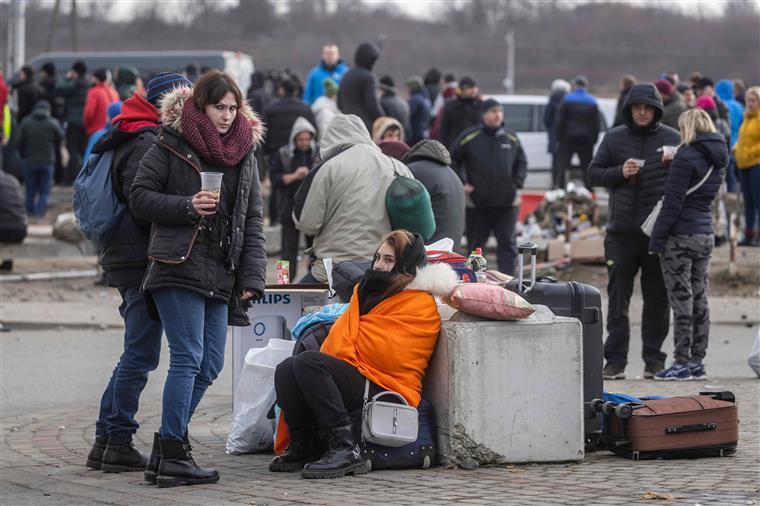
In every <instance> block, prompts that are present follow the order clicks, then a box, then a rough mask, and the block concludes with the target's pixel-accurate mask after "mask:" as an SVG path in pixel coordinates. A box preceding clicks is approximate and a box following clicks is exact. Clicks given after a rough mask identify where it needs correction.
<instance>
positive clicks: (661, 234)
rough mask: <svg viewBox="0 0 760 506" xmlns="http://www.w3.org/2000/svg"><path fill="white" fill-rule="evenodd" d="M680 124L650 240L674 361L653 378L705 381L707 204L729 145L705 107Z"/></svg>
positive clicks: (709, 229)
mask: <svg viewBox="0 0 760 506" xmlns="http://www.w3.org/2000/svg"><path fill="white" fill-rule="evenodd" d="M678 126H679V127H680V130H681V139H682V141H681V146H680V149H678V152H677V153H676V155H675V158H674V159H673V162H672V165H671V167H670V169H669V170H668V175H667V179H666V180H665V196H664V198H663V201H662V211H660V214H659V216H658V217H657V221H656V222H655V225H654V229H653V230H652V239H651V240H650V243H649V250H650V251H652V252H654V253H658V254H660V255H661V261H662V270H663V276H664V279H665V286H666V287H667V289H668V299H669V301H670V305H671V307H672V308H673V316H674V318H675V323H674V326H673V334H674V336H673V337H674V341H675V352H674V361H673V364H672V365H671V366H670V367H669V368H667V369H665V370H663V371H660V372H658V373H657V374H655V379H656V380H689V379H698V380H704V379H706V378H707V373H706V372H705V366H704V364H703V363H702V361H703V360H704V358H705V354H706V352H707V341H708V337H709V335H710V311H709V307H708V298H707V292H708V290H707V287H708V278H709V274H710V258H711V256H712V250H713V246H714V244H715V236H714V235H713V219H712V209H711V205H712V202H713V200H714V199H715V196H716V195H717V194H718V190H719V189H720V186H721V184H722V183H723V178H724V176H725V167H726V165H728V146H727V145H726V141H725V138H724V137H723V135H722V134H720V133H718V132H716V129H715V125H714V124H713V122H712V120H711V119H710V116H709V115H708V114H707V112H705V111H704V110H701V109H690V110H688V111H686V112H685V113H683V114H682V115H681V116H680V117H679V119H678ZM692 188H696V189H695V190H694V191H690V189H692Z"/></svg>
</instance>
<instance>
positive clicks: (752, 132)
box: [734, 111, 760, 169]
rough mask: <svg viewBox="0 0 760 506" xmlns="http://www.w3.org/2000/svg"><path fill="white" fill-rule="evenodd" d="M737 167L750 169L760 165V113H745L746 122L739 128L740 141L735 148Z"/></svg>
mask: <svg viewBox="0 0 760 506" xmlns="http://www.w3.org/2000/svg"><path fill="white" fill-rule="evenodd" d="M734 156H735V157H736V166H737V167H739V168H740V169H749V168H750V167H754V166H755V165H758V164H760V111H758V112H755V113H754V114H751V113H749V112H745V113H744V121H742V126H741V127H740V128H739V140H738V142H737V143H736V146H734Z"/></svg>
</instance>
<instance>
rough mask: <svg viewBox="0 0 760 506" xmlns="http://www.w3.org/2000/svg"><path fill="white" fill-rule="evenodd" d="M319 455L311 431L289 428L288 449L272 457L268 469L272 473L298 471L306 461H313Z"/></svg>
mask: <svg viewBox="0 0 760 506" xmlns="http://www.w3.org/2000/svg"><path fill="white" fill-rule="evenodd" d="M321 456H322V452H320V451H319V450H318V449H317V445H316V438H315V434H314V433H313V431H309V430H298V429H291V430H290V444H289V445H288V449H287V450H285V452H284V453H283V454H282V455H278V456H276V457H275V458H273V459H272V462H270V463H269V470H270V471H272V472H273V473H278V472H293V471H300V470H301V469H303V466H304V465H305V464H306V463H308V462H314V461H315V460H317V459H319V457H321Z"/></svg>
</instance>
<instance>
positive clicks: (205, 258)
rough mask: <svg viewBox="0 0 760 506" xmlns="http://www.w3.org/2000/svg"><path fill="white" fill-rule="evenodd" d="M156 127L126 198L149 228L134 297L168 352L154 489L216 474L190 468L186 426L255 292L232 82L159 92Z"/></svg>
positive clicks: (205, 80)
mask: <svg viewBox="0 0 760 506" xmlns="http://www.w3.org/2000/svg"><path fill="white" fill-rule="evenodd" d="M161 123H162V128H161V130H160V132H159V133H158V136H157V137H156V140H155V144H154V145H153V146H152V147H151V148H150V149H149V150H148V151H147V152H146V153H145V156H144V157H143V159H142V160H141V162H140V167H139V169H138V171H137V175H136V176H135V180H134V183H133V185H132V188H131V192H130V207H131V209H132V213H133V214H134V215H135V216H136V217H137V218H139V219H142V220H145V221H149V222H151V223H152V226H151V233H150V245H149V247H148V258H149V260H150V263H149V265H148V269H147V271H146V274H145V278H144V280H143V284H142V290H143V292H144V293H145V295H146V300H148V301H150V302H149V305H150V304H151V303H152V304H154V307H155V309H156V310H157V312H158V316H160V318H161V321H162V323H163V325H164V330H165V332H166V337H167V340H168V341H169V351H170V365H169V373H168V375H167V378H166V385H165V387H164V397H163V412H162V417H161V418H162V419H161V430H160V444H159V448H156V445H155V444H154V448H153V455H151V459H150V461H149V463H148V469H147V471H146V479H148V480H149V481H153V480H154V479H155V480H156V481H157V482H158V485H159V486H175V485H181V484H198V483H213V482H216V481H217V480H219V474H218V473H217V472H216V470H214V469H204V468H200V467H198V466H197V465H196V464H195V462H194V461H193V458H192V456H191V454H190V445H189V444H188V440H187V424H188V422H189V421H190V418H191V417H192V415H193V412H194V411H195V408H196V407H197V405H198V403H199V402H200V400H201V398H202V397H203V394H204V393H205V391H206V389H207V388H208V387H209V385H211V382H212V381H213V380H214V379H215V378H216V377H217V375H218V374H219V372H220V370H221V369H222V365H223V362H224V348H225V341H226V336H227V324H228V321H229V322H230V323H236V324H240V323H241V322H240V320H239V318H241V317H242V318H244V317H245V315H244V312H243V311H242V306H243V305H244V302H243V301H246V300H250V299H252V298H258V297H260V296H261V295H262V293H263V291H264V281H265V276H266V248H265V240H264V232H263V218H262V200H261V188H260V186H259V176H258V170H257V167H256V160H255V157H254V151H255V150H256V148H257V146H258V145H259V144H260V143H261V140H262V137H263V131H264V129H263V126H262V124H261V121H259V119H258V118H257V117H256V115H255V114H254V113H253V111H251V110H250V108H249V107H248V105H247V104H246V103H245V102H244V100H243V96H242V94H241V92H240V89H239V88H238V87H237V85H236V84H235V82H234V80H233V79H232V78H231V77H230V76H228V75H227V74H224V73H222V72H219V71H211V72H208V73H207V74H205V75H204V76H203V77H202V78H201V79H199V80H198V82H197V83H196V84H195V87H194V88H192V89H191V88H178V89H175V90H174V91H172V92H170V93H168V94H166V95H165V97H164V98H163V100H162V102H161ZM201 172H221V173H222V174H223V178H222V189H221V194H220V195H219V196H218V201H217V200H216V197H215V196H214V194H212V193H210V192H203V191H200V188H201V176H200V173H201ZM159 452H160V464H159V463H158V462H159V458H158V457H159ZM156 473H157V477H156Z"/></svg>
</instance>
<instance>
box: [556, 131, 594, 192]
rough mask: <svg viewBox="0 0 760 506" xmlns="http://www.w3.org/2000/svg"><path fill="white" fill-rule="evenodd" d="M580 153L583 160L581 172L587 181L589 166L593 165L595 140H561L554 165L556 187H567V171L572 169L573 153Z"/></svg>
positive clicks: (579, 156) (579, 155)
mask: <svg viewBox="0 0 760 506" xmlns="http://www.w3.org/2000/svg"><path fill="white" fill-rule="evenodd" d="M576 153H577V154H578V158H580V160H581V174H582V178H583V181H584V182H585V181H586V171H587V170H588V166H589V165H591V160H592V159H593V157H594V143H593V142H590V143H589V142H574V141H572V140H569V141H560V142H559V145H558V147H557V155H556V157H555V158H556V163H554V164H553V165H554V166H553V170H554V174H553V175H554V177H553V184H554V188H565V186H566V185H567V171H569V170H571V169H572V166H571V165H570V163H571V161H572V159H573V155H574V154H576Z"/></svg>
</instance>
